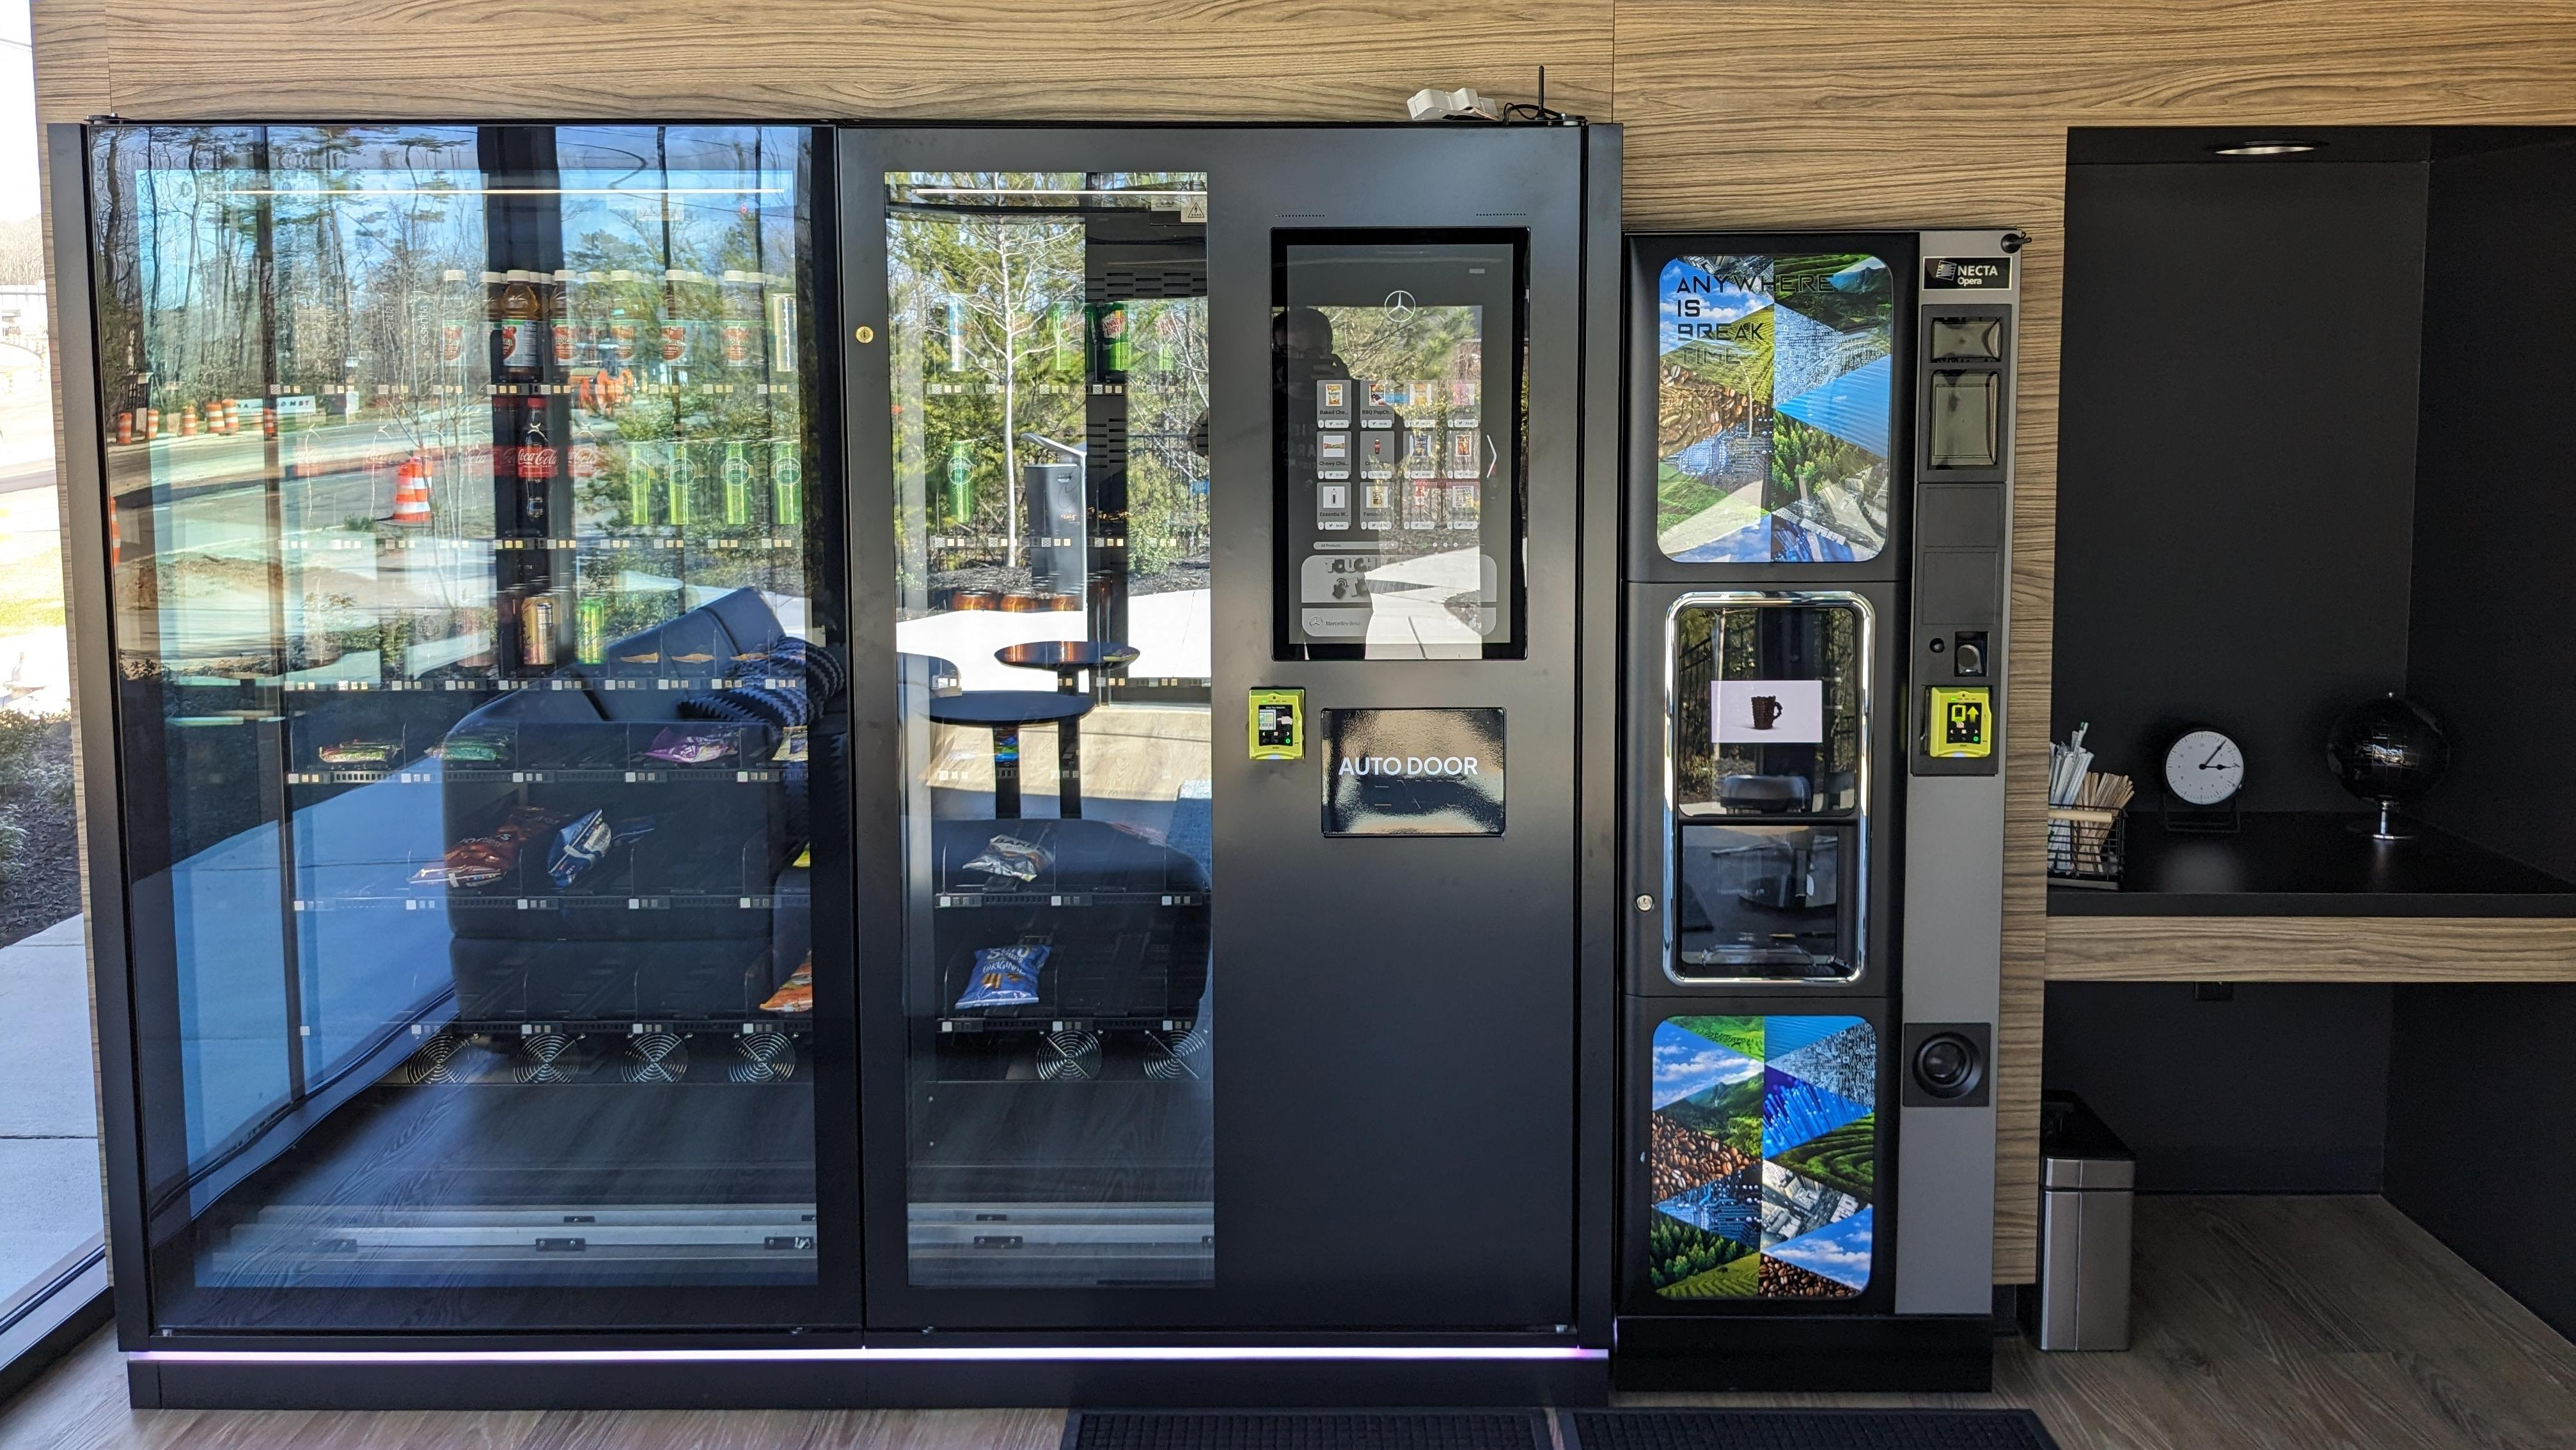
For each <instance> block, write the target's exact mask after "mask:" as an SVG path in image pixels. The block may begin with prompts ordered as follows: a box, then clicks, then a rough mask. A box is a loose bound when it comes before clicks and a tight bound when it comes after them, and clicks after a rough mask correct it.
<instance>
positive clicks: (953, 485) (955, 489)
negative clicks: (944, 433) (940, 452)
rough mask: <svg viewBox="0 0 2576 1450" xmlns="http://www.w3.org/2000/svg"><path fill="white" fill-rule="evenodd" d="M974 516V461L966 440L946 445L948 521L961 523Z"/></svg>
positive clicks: (961, 439)
mask: <svg viewBox="0 0 2576 1450" xmlns="http://www.w3.org/2000/svg"><path fill="white" fill-rule="evenodd" d="M974 516H975V462H974V460H973V459H972V458H971V457H969V456H968V455H967V452H966V440H965V439H963V438H960V439H958V440H956V441H955V442H953V443H951V444H949V445H948V521H949V522H950V523H953V524H962V523H964V522H966V521H967V520H968V519H971V518H973V517H974Z"/></svg>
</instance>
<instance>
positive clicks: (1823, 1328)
mask: <svg viewBox="0 0 2576 1450" xmlns="http://www.w3.org/2000/svg"><path fill="white" fill-rule="evenodd" d="M2020 243H2021V238H2020V237H2019V236H2018V235H2017V234H2015V233H2010V232H2000V231H1959V232H1922V233H1849V234H1822V235H1739V234H1674V235H1636V236H1631V237H1630V238H1629V239H1628V263H1629V269H1628V279H1627V285H1628V299H1629V319H1630V321H1629V329H1628V405H1629V417H1630V425H1629V456H1628V459H1627V475H1626V476H1627V487H1628V502H1627V536H1626V540H1625V545H1624V554H1625V558H1624V565H1625V568H1624V576H1625V580H1626V582H1625V585H1624V600H1623V604H1624V608H1625V618H1624V628H1625V643H1624V659H1625V667H1626V670H1627V679H1626V689H1625V692H1624V699H1625V701H1626V707H1627V716H1626V720H1625V722H1624V726H1623V730H1624V734H1623V744H1624V749H1625V759H1624V766H1623V772H1624V798H1625V800H1626V802H1627V803H1628V818H1627V820H1626V823H1625V830H1626V843H1625V871H1626V880H1625V893H1624V899H1625V900H1626V901H1627V903H1628V906H1627V908H1626V910H1625V916H1626V919H1627V931H1626V934H1625V937H1626V967H1625V984H1626V992H1627V1007H1628V1010H1627V1022H1626V1044H1625V1045H1626V1057H1625V1062H1626V1072H1625V1078H1626V1081H1625V1085H1624V1088H1623V1097H1622V1105H1621V1106H1622V1114H1623V1124H1624V1133H1625V1146H1626V1152H1625V1154H1624V1165H1625V1166H1624V1168H1623V1182H1622V1206H1621V1212H1620V1247H1619V1268H1618V1286H1617V1296H1618V1321H1617V1322H1618V1357H1617V1361H1616V1364H1615V1365H1614V1373H1615V1374H1616V1376H1617V1378H1618V1381H1619V1382H1620V1383H1622V1384H1628V1385H1636V1386H1652V1385H1667V1386H1692V1387H1711V1388H1717V1387H1729V1386H1744V1387H1767V1388H1779V1387H1795V1386H1812V1387H1827V1386H1841V1387H1855V1388H1857V1387H1879V1388H1892V1387H1900V1386H1910V1387H1931V1386H1958V1385H1969V1384H1975V1385H1982V1384H1983V1383H1984V1382H1985V1378H1986V1375H1987V1370H1988V1364H1989V1344H1990V1340H1991V1333H1992V1331H1991V1328H1990V1324H1989V1314H1990V1311H1991V1303H1992V1290H1991V1287H1990V1281H1991V1278H1992V1275H1991V1267H1992V1248H1991V1236H1992V1231H1993V1220H1994V1186H1993V1185H1994V1161H1995V1157H1994V1108H1993V1100H1992V1094H1991V1072H1992V1066H1991V1065H1992V1061H1993V1038H1994V1030H1995V1021H1996V1010H1997V1007H1996V1003H1997V968H1998V952H1999V939H2000V924H2001V878H2002V865H2003V862H2002V832H2003V779H2002V774H2001V764H2002V739H2001V719H2002V705H2003V691H2004V687H2005V650H2004V644H2005V632H2006V624H2007V619H2006V606H2007V592H2006V579H2007V553H2008V549H2009V542H2010V541H2009V520H2010V506H2009V501H2010V488H2011V418H2012V401H2011V399H2012V374H2013V342H2014V314H2015V308H2016V303H2017V299H2018V295H2019V294H2018V291H2017V288H2016V283H2017V281H2018V278H2017V275H2016V266H2015V255H2014V254H2015V253H2016V252H2017V251H2018V250H2019V247H2020Z"/></svg>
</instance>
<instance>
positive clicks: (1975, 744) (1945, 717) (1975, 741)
mask: <svg viewBox="0 0 2576 1450" xmlns="http://www.w3.org/2000/svg"><path fill="white" fill-rule="evenodd" d="M1927 736H1928V738H1927V739H1926V740H1925V741H1924V753H1925V754H1927V755H1930V756H1931V757H1932V758H1934V759H1935V760H1983V759H1985V758H1987V757H1988V756H1991V755H1993V754H1994V753H1995V704H1994V692H1993V691H1992V690H1991V689H1989V688H1988V687H1986V686H1983V685H1978V686H1975V687H1973V688H1967V689H1956V690H1944V689H1935V690H1934V691H1933V692H1932V711H1931V717H1930V719H1929V721H1928V722H1927Z"/></svg>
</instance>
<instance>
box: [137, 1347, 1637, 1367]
mask: <svg viewBox="0 0 2576 1450" xmlns="http://www.w3.org/2000/svg"><path fill="white" fill-rule="evenodd" d="M1609 1357H1610V1351H1608V1350H1606V1349H1583V1348H1579V1347H1577V1346H1574V1345H1494V1346H1486V1347H1476V1346H1439V1345H1351V1346H1341V1347H1336V1346H1330V1345H1279V1346H1262V1345H1252V1346H1239V1347H1238V1346H1208V1345H1173V1346H1169V1347H1165V1348H1149V1347H1147V1346H1144V1345H1134V1344H1121V1345H1057V1346H1051V1347H1039V1346H1031V1345H985V1346H968V1345H956V1346H947V1347H940V1348H920V1349H894V1348H867V1347H859V1348H850V1349H146V1350H138V1351H135V1352H134V1353H132V1354H129V1355H127V1356H126V1358H128V1359H134V1360H144V1361H152V1362H158V1363H165V1364H666V1363H667V1364H701V1363H723V1362H728V1361H751V1362H776V1361H789V1362H793V1361H797V1360H809V1361H831V1360H853V1361H876V1362H879V1363H885V1364H914V1363H949V1364H972V1363H986V1364H990V1363H1042V1362H1048V1361H1105V1362H1137V1363H1151V1362H1157V1361H1160V1362H1164V1363H1169V1362H1171V1361H1175V1360H1233V1361H1246V1362H1259V1361H1263V1360H1278V1361H1292V1362H1293V1361H1315V1360H1482V1361H1511V1360H1591V1359H1608V1358H1609Z"/></svg>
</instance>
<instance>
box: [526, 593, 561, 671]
mask: <svg viewBox="0 0 2576 1450" xmlns="http://www.w3.org/2000/svg"><path fill="white" fill-rule="evenodd" d="M519 662H520V663H521V664H527V665H550V664H553V663H554V662H555V602H554V600H553V599H552V598H551V597H549V596H547V595H543V594H535V595H530V596H529V597H528V598H526V599H523V600H520V601H519Z"/></svg>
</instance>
